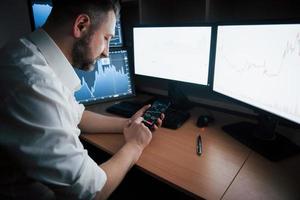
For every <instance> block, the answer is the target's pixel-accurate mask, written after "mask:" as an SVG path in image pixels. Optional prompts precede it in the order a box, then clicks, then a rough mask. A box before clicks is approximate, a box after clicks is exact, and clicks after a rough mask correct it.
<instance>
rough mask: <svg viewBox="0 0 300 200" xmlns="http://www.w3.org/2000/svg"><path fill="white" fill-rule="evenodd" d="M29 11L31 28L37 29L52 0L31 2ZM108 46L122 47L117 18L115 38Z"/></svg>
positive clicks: (45, 17) (45, 18)
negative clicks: (31, 21)
mask: <svg viewBox="0 0 300 200" xmlns="http://www.w3.org/2000/svg"><path fill="white" fill-rule="evenodd" d="M31 9H32V10H31V11H32V16H33V27H34V29H38V28H40V27H42V26H43V25H44V23H45V22H46V20H47V18H48V16H49V15H50V12H51V10H52V0H43V1H41V0H32V3H31ZM109 46H110V47H122V46H123V40H122V30H121V22H120V19H119V18H118V19H117V22H116V28H115V36H114V37H113V38H112V39H111V41H110V43H109Z"/></svg>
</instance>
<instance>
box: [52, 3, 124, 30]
mask: <svg viewBox="0 0 300 200" xmlns="http://www.w3.org/2000/svg"><path fill="white" fill-rule="evenodd" d="M52 5H53V8H52V11H51V14H50V16H49V20H50V21H52V22H54V23H55V24H57V25H60V24H64V23H65V22H68V21H70V20H72V19H75V17H76V16H77V15H79V14H83V13H84V14H87V15H88V16H89V17H90V18H91V22H92V26H96V25H99V24H100V23H101V22H102V21H103V20H105V17H106V16H107V13H108V12H109V11H114V13H115V14H116V17H119V12H120V4H119V2H118V1H117V0H52Z"/></svg>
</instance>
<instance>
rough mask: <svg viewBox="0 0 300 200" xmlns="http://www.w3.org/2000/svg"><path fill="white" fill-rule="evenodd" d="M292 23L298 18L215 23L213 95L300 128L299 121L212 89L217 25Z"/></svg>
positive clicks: (299, 22) (213, 68)
mask: <svg viewBox="0 0 300 200" xmlns="http://www.w3.org/2000/svg"><path fill="white" fill-rule="evenodd" d="M293 24H299V25H300V20H298V19H288V20H260V21H257V20H256V21H253V20H250V21H249V20H248V21H235V22H220V23H215V34H214V37H215V38H214V41H215V46H214V49H213V51H214V52H213V54H214V59H213V65H212V77H211V78H212V79H211V81H212V82H211V89H212V90H211V91H212V93H213V95H215V96H217V97H219V98H224V99H225V100H227V101H229V102H231V103H234V104H237V105H240V106H243V107H245V108H248V109H251V110H253V111H254V112H255V113H257V115H259V114H263V115H267V116H269V117H270V118H272V119H275V120H277V121H279V122H282V123H283V124H285V125H287V126H290V127H294V128H295V127H296V128H300V122H296V121H294V120H292V119H288V118H286V117H284V116H281V115H279V114H277V113H273V112H271V111H269V110H265V109H263V108H260V107H258V106H256V105H254V104H250V103H247V102H244V101H243V100H240V99H238V98H235V97H232V96H229V95H227V94H223V93H221V92H218V91H215V90H214V78H215V76H214V73H215V67H216V66H215V61H216V53H217V52H216V47H217V37H218V27H219V26H247V25H249V26H251V25H293Z"/></svg>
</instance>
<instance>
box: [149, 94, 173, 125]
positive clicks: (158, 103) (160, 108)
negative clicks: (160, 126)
mask: <svg viewBox="0 0 300 200" xmlns="http://www.w3.org/2000/svg"><path fill="white" fill-rule="evenodd" d="M170 105H171V102H170V101H169V100H165V99H158V100H155V101H154V102H153V103H152V105H151V107H150V108H148V110H146V112H145V113H144V115H143V118H144V120H143V123H144V124H145V125H146V126H147V127H148V128H149V129H150V130H153V129H154V125H155V124H157V119H158V118H160V116H161V114H162V113H164V112H166V110H167V109H168V108H169V106H170Z"/></svg>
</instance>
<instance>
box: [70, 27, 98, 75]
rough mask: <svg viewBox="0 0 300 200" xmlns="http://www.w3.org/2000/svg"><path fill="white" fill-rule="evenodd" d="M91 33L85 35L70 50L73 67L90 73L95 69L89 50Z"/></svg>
mask: <svg viewBox="0 0 300 200" xmlns="http://www.w3.org/2000/svg"><path fill="white" fill-rule="evenodd" d="M90 37H91V33H87V34H86V35H84V36H83V37H82V38H80V39H79V40H78V41H76V42H75V43H74V46H73V49H72V61H73V67H76V68H78V69H81V70H84V71H92V70H93V69H94V68H95V63H96V60H95V59H93V58H91V57H90V55H91V50H90V48H89V42H90Z"/></svg>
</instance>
